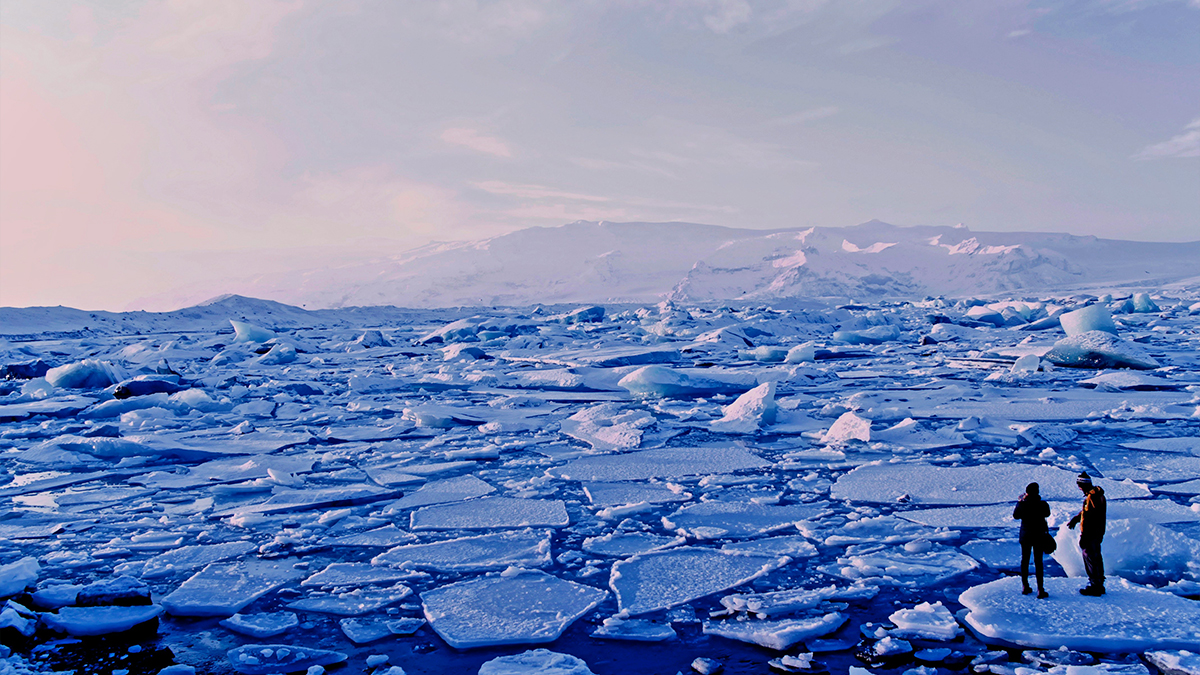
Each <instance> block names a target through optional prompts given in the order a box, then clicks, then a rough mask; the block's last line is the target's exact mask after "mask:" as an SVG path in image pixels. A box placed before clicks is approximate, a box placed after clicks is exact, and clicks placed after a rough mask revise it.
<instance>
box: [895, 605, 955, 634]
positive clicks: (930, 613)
mask: <svg viewBox="0 0 1200 675" xmlns="http://www.w3.org/2000/svg"><path fill="white" fill-rule="evenodd" d="M888 621H891V622H892V623H894V624H896V628H895V629H894V630H892V631H890V633H891V634H892V635H894V636H896V637H899V638H905V639H909V640H911V639H913V638H920V639H923V640H953V639H954V638H956V637H958V636H959V635H961V634H962V627H961V626H959V625H958V622H957V621H956V620H955V619H954V615H953V614H951V613H950V610H948V609H946V607H945V606H944V605H942V603H941V602H940V601H939V602H935V603H933V604H929V603H928V602H922V603H920V604H918V605H916V606H915V607H913V608H912V609H898V610H896V611H895V612H892V613H891V615H889V616H888Z"/></svg>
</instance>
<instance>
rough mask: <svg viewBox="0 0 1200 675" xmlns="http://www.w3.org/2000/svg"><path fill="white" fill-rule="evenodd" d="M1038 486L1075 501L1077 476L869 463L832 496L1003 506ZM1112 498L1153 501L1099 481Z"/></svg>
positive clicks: (1140, 490)
mask: <svg viewBox="0 0 1200 675" xmlns="http://www.w3.org/2000/svg"><path fill="white" fill-rule="evenodd" d="M1030 482H1037V483H1039V484H1040V485H1041V487H1042V498H1043V499H1046V500H1076V499H1078V497H1079V488H1077V487H1076V486H1075V473H1074V472H1072V471H1065V470H1063V469H1059V468H1057V467H1053V466H1046V465H1042V464H1015V463H1007V462H1000V463H994V464H987V465H980V466H960V467H945V466H934V465H931V464H917V463H913V464H890V463H889V464H867V465H864V466H860V467H858V468H857V469H854V470H853V471H851V472H849V473H846V474H843V475H842V476H841V477H839V478H838V480H837V482H836V483H834V485H833V489H832V490H830V496H831V497H833V498H834V499H846V500H850V501H858V502H872V503H895V502H896V501H897V500H898V499H899V498H900V497H901V496H904V495H907V496H908V499H907V501H908V502H909V503H913V504H953V505H959V504H999V503H1002V502H1011V501H1012V500H1013V496H1012V488H1011V486H1013V485H1026V484H1028V483H1030ZM1095 482H1096V484H1097V485H1100V486H1101V487H1103V488H1104V492H1105V495H1106V496H1107V497H1108V498H1109V499H1110V500H1116V499H1130V498H1138V497H1149V496H1150V491H1149V490H1147V489H1146V488H1145V487H1144V486H1141V485H1138V484H1136V483H1124V482H1117V481H1115V480H1108V479H1103V478H1100V479H1095Z"/></svg>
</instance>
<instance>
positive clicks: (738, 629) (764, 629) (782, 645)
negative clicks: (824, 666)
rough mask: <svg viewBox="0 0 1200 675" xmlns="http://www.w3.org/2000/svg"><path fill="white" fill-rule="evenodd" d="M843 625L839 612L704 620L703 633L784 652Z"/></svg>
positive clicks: (843, 617)
mask: <svg viewBox="0 0 1200 675" xmlns="http://www.w3.org/2000/svg"><path fill="white" fill-rule="evenodd" d="M844 623H846V616H845V615H843V614H841V613H839V612H829V613H827V614H822V615H819V616H813V617H802V618H794V619H776V620H773V621H759V620H753V619H752V620H749V621H705V622H704V634H705V635H719V636H721V637H724V638H729V639H731V640H740V641H742V642H749V643H751V644H756V645H760V646H762V647H767V648H768V649H776V650H779V651H783V650H785V649H788V648H790V647H791V646H792V645H794V644H796V643H797V642H803V641H805V640H811V639H812V638H816V637H821V636H822V635H828V634H830V633H832V632H834V631H835V630H837V629H838V628H841V626H842V624H844Z"/></svg>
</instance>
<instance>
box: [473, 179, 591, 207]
mask: <svg viewBox="0 0 1200 675" xmlns="http://www.w3.org/2000/svg"><path fill="white" fill-rule="evenodd" d="M475 187H477V188H479V189H480V190H483V191H484V192H487V193H489V194H493V195H503V196H505V197H517V198H520V199H564V200H568V201H575V202H607V201H611V200H610V199H609V198H608V197H598V196H596V195H585V194H579V193H577V192H565V191H563V190H556V189H554V188H551V187H546V186H545V185H521V184H518V183H506V182H504V181H499V180H489V181H484V182H482V183H475Z"/></svg>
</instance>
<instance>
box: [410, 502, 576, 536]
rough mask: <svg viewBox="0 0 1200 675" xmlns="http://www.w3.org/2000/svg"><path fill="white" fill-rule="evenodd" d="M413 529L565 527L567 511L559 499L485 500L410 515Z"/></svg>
mask: <svg viewBox="0 0 1200 675" xmlns="http://www.w3.org/2000/svg"><path fill="white" fill-rule="evenodd" d="M411 520H412V524H411V529H413V530H454V529H466V530H479V529H490V528H494V527H566V526H567V525H569V524H570V520H569V518H568V517H567V508H566V505H565V504H563V502H562V501H561V500H558V499H515V498H512V497H484V498H482V499H473V500H470V501H466V502H462V503H461V504H442V505H438V506H426V507H424V508H420V509H417V510H416V511H413V513H412V518H411Z"/></svg>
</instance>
